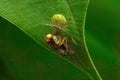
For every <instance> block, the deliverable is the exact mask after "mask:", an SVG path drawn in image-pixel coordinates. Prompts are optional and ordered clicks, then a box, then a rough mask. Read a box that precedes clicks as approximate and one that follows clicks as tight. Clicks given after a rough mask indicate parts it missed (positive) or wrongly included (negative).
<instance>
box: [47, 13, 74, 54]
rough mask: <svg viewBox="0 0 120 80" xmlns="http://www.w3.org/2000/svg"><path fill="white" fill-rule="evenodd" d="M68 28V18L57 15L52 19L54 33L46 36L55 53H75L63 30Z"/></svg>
mask: <svg viewBox="0 0 120 80" xmlns="http://www.w3.org/2000/svg"><path fill="white" fill-rule="evenodd" d="M66 26H67V21H66V18H65V17H64V16H63V15H61V14H55V15H54V16H53V17H52V25H51V27H52V28H53V29H54V33H52V34H47V35H46V43H48V44H49V45H50V47H51V48H52V49H53V50H54V51H57V52H58V53H59V54H61V55H68V54H71V53H74V52H73V50H72V48H71V46H70V44H69V42H68V40H67V37H66V35H65V34H64V33H63V29H64V28H66Z"/></svg>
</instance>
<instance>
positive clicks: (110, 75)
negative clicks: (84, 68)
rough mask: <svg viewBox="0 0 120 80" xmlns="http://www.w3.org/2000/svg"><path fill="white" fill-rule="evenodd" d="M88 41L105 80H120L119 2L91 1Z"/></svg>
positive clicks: (110, 0) (88, 16) (112, 0)
mask: <svg viewBox="0 0 120 80" xmlns="http://www.w3.org/2000/svg"><path fill="white" fill-rule="evenodd" d="M86 40H87V45H88V49H89V52H90V54H91V56H92V58H93V61H94V62H95V65H96V67H97V68H98V70H99V72H100V74H101V76H102V77H103V80H119V79H120V77H119V74H120V68H119V67H120V1H119V0H90V4H89V7H88V13H87V19H86Z"/></svg>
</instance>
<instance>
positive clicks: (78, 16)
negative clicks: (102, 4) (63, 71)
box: [0, 0, 101, 80]
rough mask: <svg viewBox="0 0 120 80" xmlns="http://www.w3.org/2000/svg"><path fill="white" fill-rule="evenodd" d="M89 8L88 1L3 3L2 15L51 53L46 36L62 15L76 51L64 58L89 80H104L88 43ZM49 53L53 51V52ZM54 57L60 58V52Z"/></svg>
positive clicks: (0, 7)
mask: <svg viewBox="0 0 120 80" xmlns="http://www.w3.org/2000/svg"><path fill="white" fill-rule="evenodd" d="M87 6H88V0H67V1H66V0H61V1H59V0H56V1H52V0H51V1H49V2H48V1H47V0H34V1H33V0H25V1H21V0H18V1H16V0H11V1H7V0H1V1H0V15H1V16H2V17H3V18H5V19H7V20H8V21H10V22H11V23H13V24H14V25H16V26H17V27H18V28H19V29H21V30H22V31H23V32H25V33H26V34H27V35H29V36H30V37H31V38H32V39H33V40H35V41H36V42H37V43H38V44H40V45H41V46H43V47H45V48H46V49H49V50H50V47H49V46H48V44H46V43H45V36H46V34H48V33H53V31H54V30H53V29H52V28H51V27H50V25H48V24H50V23H51V18H52V16H53V15H54V14H57V13H60V14H63V15H64V16H65V17H66V19H67V22H68V23H67V24H68V30H69V31H65V32H66V33H69V34H68V35H66V36H67V37H68V40H69V42H70V45H71V46H72V50H73V51H74V54H73V55H72V54H70V55H68V56H64V57H65V58H67V60H68V61H70V62H72V63H73V64H74V65H76V66H77V67H78V68H79V69H80V70H81V71H82V72H83V73H84V74H85V75H86V76H87V77H88V79H91V80H93V79H101V77H100V75H99V73H98V71H97V69H96V68H95V65H94V63H93V61H92V59H91V57H90V54H89V52H88V50H87V47H86V43H85V36H84V35H85V34H84V25H85V16H86V10H87ZM78 10H80V11H78ZM69 36H70V37H69ZM73 39H74V41H73ZM76 43H77V44H76ZM50 52H53V51H52V50H50ZM54 53H56V54H58V52H57V51H56V52H54ZM71 57H72V58H71ZM31 59H32V57H31Z"/></svg>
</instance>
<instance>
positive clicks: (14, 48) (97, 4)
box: [0, 0, 120, 80]
mask: <svg viewBox="0 0 120 80" xmlns="http://www.w3.org/2000/svg"><path fill="white" fill-rule="evenodd" d="M119 5H120V1H119V0H90V4H89V7H88V13H87V18H86V27H85V29H86V41H87V45H88V49H89V52H90V54H91V57H92V59H93V61H94V63H95V65H96V67H97V69H98V71H99V72H100V74H101V76H102V78H103V80H120V76H119V74H120V22H119V21H120V6H119ZM0 32H1V34H0V80H39V79H42V80H79V79H81V80H88V79H87V77H86V76H85V75H84V74H83V73H82V72H81V71H79V70H78V69H77V68H76V67H74V66H73V65H72V64H71V63H69V62H67V61H66V60H64V59H62V58H61V57H58V56H57V55H55V54H52V53H50V54H48V53H49V51H48V50H46V49H44V48H43V47H41V46H39V45H38V44H37V43H36V42H34V41H33V40H32V39H31V38H29V37H28V36H27V35H26V34H24V33H23V32H22V31H21V30H19V29H18V28H17V27H16V26H15V25H13V24H11V23H9V22H8V21H7V20H5V19H3V18H1V17H0ZM41 53H42V54H41Z"/></svg>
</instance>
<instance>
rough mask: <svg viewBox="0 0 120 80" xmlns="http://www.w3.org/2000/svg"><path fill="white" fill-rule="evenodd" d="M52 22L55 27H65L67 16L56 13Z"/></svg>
mask: <svg viewBox="0 0 120 80" xmlns="http://www.w3.org/2000/svg"><path fill="white" fill-rule="evenodd" d="M52 23H53V25H55V27H64V26H66V24H67V21H66V18H65V17H64V16H63V15H61V14H55V15H54V16H53V17H52Z"/></svg>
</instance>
